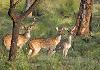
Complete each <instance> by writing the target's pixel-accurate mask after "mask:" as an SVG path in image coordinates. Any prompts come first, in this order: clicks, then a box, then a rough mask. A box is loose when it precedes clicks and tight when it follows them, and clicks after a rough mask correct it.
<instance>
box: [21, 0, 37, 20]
mask: <svg viewBox="0 0 100 70" xmlns="http://www.w3.org/2000/svg"><path fill="white" fill-rule="evenodd" d="M38 2H39V0H35V1H34V2H33V4H32V5H31V6H30V7H29V9H28V10H27V11H25V12H24V13H23V14H22V15H21V16H20V17H19V20H22V19H24V18H25V17H27V16H28V15H29V14H30V13H31V11H32V10H33V9H34V7H35V6H36V5H37V3H38Z"/></svg>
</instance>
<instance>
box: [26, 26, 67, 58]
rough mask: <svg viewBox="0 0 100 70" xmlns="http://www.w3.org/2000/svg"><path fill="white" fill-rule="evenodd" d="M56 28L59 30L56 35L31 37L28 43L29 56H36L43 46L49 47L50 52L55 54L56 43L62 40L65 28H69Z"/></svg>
mask: <svg viewBox="0 0 100 70" xmlns="http://www.w3.org/2000/svg"><path fill="white" fill-rule="evenodd" d="M56 30H57V35H56V36H55V37H49V38H37V39H34V38H33V39H31V40H30V41H29V44H28V45H29V52H28V56H32V57H34V56H36V55H37V54H38V53H39V51H40V50H41V49H42V48H44V49H48V54H53V53H54V52H55V51H54V49H55V47H56V45H57V44H58V43H59V42H60V40H61V35H62V34H63V33H64V30H67V28H65V27H62V28H58V27H56Z"/></svg>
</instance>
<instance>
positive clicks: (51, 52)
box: [48, 47, 56, 55]
mask: <svg viewBox="0 0 100 70" xmlns="http://www.w3.org/2000/svg"><path fill="white" fill-rule="evenodd" d="M55 52H56V51H55V48H54V47H53V48H49V50H48V54H51V55H53V54H54V53H55Z"/></svg>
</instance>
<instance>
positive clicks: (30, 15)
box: [25, 0, 34, 17]
mask: <svg viewBox="0 0 100 70" xmlns="http://www.w3.org/2000/svg"><path fill="white" fill-rule="evenodd" d="M33 2H34V0H26V10H25V11H27V10H28V9H29V7H30V6H31V5H32V3H33ZM28 17H32V11H31V12H30V14H29V15H28Z"/></svg>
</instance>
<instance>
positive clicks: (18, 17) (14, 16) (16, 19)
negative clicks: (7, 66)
mask: <svg viewBox="0 0 100 70" xmlns="http://www.w3.org/2000/svg"><path fill="white" fill-rule="evenodd" d="M20 1H21V0H10V8H9V11H8V15H9V16H10V18H11V20H12V21H13V29H12V40H11V48H10V51H9V59H8V60H10V61H12V60H14V59H15V58H16V52H17V47H16V46H17V39H18V35H19V28H20V22H21V21H22V20H23V19H24V18H25V17H27V16H28V15H29V14H30V12H31V11H32V10H33V9H34V7H35V5H36V4H37V3H38V1H39V0H34V2H33V4H32V5H31V6H30V7H29V9H28V10H27V11H25V12H23V13H22V14H19V13H18V12H16V5H17V4H19V3H20Z"/></svg>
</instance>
